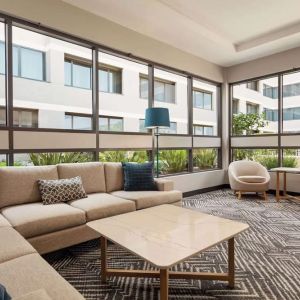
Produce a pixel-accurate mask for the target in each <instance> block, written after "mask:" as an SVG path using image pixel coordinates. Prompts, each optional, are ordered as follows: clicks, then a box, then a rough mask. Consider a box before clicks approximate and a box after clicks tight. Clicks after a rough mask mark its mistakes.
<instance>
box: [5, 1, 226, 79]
mask: <svg viewBox="0 0 300 300" xmlns="http://www.w3.org/2000/svg"><path fill="white" fill-rule="evenodd" d="M0 9H1V11H2V12H6V13H9V14H13V15H15V16H19V17H22V18H26V19H28V20H32V21H35V22H40V23H41V24H43V25H45V26H50V27H52V28H55V29H57V30H60V31H64V32H67V33H70V34H74V35H76V36H79V37H82V38H86V39H89V40H92V41H95V42H97V43H101V44H103V45H106V46H109V47H112V48H115V49H118V50H122V51H125V52H127V53H132V54H133V55H137V56H140V57H143V58H147V59H149V60H152V61H155V62H159V63H163V64H165V65H169V66H172V67H176V68H178V69H182V70H185V71H189V72H192V73H195V74H198V75H200V76H202V77H206V78H208V79H211V80H215V81H219V82H222V81H223V76H222V68H221V67H220V66H217V65H216V64H213V63H210V62H208V61H206V60H204V59H201V58H198V57H196V56H193V55H190V54H188V53H185V52H183V51H181V50H178V49H176V48H174V47H171V46H168V45H167V44H164V43H161V42H159V41H156V40H154V39H151V38H148V37H146V36H143V35H141V34H139V33H137V32H135V31H133V30H129V29H127V28H125V27H123V26H120V25H118V24H116V23H113V22H111V21H108V20H106V19H104V18H101V17H99V16H96V15H93V14H90V13H88V12H85V11H83V10H80V9H78V8H76V7H73V6H71V5H69V4H66V3H63V2H61V1H59V0H26V1H24V0H0Z"/></svg>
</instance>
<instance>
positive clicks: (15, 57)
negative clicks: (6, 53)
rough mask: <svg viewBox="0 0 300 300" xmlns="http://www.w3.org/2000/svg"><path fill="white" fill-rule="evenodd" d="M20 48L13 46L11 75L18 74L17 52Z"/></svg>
mask: <svg viewBox="0 0 300 300" xmlns="http://www.w3.org/2000/svg"><path fill="white" fill-rule="evenodd" d="M19 50H20V48H19V47H16V46H13V75H14V76H20V61H19V53H20V51H19Z"/></svg>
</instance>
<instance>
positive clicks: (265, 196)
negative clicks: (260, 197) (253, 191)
mask: <svg viewBox="0 0 300 300" xmlns="http://www.w3.org/2000/svg"><path fill="white" fill-rule="evenodd" d="M264 199H265V200H266V201H268V195H267V192H264Z"/></svg>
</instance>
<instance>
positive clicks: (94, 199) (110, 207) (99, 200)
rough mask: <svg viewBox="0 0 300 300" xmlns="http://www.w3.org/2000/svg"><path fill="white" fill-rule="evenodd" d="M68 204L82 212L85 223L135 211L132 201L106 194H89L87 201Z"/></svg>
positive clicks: (81, 200)
mask: <svg viewBox="0 0 300 300" xmlns="http://www.w3.org/2000/svg"><path fill="white" fill-rule="evenodd" d="M69 204H70V205H72V206H73V207H76V208H79V209H82V210H84V211H85V213H86V219H87V221H93V220H96V219H101V218H106V217H111V216H115V215H119V214H124V213H127V212H131V211H134V210H135V205H134V203H133V202H132V201H130V200H125V199H122V198H118V197H115V196H112V195H110V194H106V193H96V194H90V195H88V198H87V199H80V200H73V201H70V202H69Z"/></svg>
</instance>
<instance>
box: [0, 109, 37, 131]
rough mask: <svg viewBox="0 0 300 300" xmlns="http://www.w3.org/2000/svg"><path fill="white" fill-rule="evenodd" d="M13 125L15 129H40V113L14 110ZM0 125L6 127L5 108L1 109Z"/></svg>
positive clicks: (29, 110)
mask: <svg viewBox="0 0 300 300" xmlns="http://www.w3.org/2000/svg"><path fill="white" fill-rule="evenodd" d="M13 117H14V120H13V125H14V126H15V127H29V128H30V127H33V128H38V111H37V110H31V109H22V108H14V113H13ZM0 125H5V108H4V107H0Z"/></svg>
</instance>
